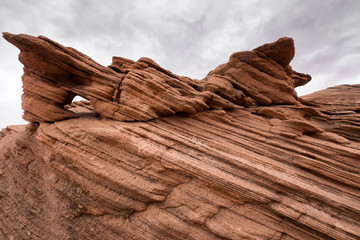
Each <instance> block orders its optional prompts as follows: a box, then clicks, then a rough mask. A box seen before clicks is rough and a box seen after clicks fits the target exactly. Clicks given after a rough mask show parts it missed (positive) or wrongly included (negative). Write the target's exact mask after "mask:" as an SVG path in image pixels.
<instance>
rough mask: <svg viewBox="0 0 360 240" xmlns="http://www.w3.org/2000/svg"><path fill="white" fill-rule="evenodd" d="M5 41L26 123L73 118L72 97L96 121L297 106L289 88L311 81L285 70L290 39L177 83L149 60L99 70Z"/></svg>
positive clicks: (46, 44) (74, 56) (116, 62)
mask: <svg viewBox="0 0 360 240" xmlns="http://www.w3.org/2000/svg"><path fill="white" fill-rule="evenodd" d="M4 38H5V39H6V40H8V41H9V42H11V43H12V44H14V45H15V46H17V47H18V48H19V49H20V51H21V53H20V55H19V60H20V61H21V62H22V63H23V64H24V75H23V77H22V80H23V88H24V94H23V96H22V107H23V109H24V110H25V112H24V116H23V117H24V119H25V120H27V121H30V122H50V121H56V120H63V119H67V118H74V117H76V116H77V114H75V113H74V112H71V111H69V110H67V109H64V105H66V104H69V103H71V101H72V100H73V98H74V97H75V96H76V95H80V96H82V97H84V98H86V99H88V100H89V101H90V104H91V105H92V107H93V108H94V109H95V111H97V112H98V113H99V114H100V115H101V116H103V117H105V118H111V119H115V120H120V121H145V120H150V119H154V118H158V117H159V116H164V115H171V114H175V113H179V112H184V113H196V112H201V111H203V110H206V109H234V108H236V107H237V106H239V105H241V106H252V105H271V104H295V103H296V102H297V95H296V92H295V91H294V87H296V86H299V85H303V84H305V83H306V82H308V81H309V80H310V79H311V78H310V76H309V75H305V74H300V73H297V72H295V71H292V69H291V67H290V66H289V63H290V61H291V60H292V58H293V57H294V52H295V49H294V42H293V40H292V39H290V38H281V39H279V40H278V41H276V42H274V43H271V44H266V45H264V46H261V47H258V48H256V49H254V50H253V51H246V52H238V53H234V54H233V55H231V57H230V59H229V62H227V63H225V64H223V65H221V66H219V67H218V68H216V69H215V70H213V71H212V72H210V73H209V74H208V75H207V76H206V77H205V78H204V79H203V80H201V81H194V80H192V79H189V78H187V77H181V76H177V75H175V74H173V73H171V72H170V71H168V70H165V69H163V68H161V67H160V66H159V65H158V64H157V63H155V62H154V61H153V60H151V59H149V58H140V59H139V60H138V61H136V62H134V61H132V60H129V59H125V58H120V57H114V58H113V63H112V64H111V66H109V67H103V66H101V65H99V64H98V63H96V62H95V61H93V60H92V59H90V58H89V57H88V56H86V55H84V54H82V53H80V52H78V51H76V50H75V49H72V48H67V47H64V46H62V45H60V44H58V43H56V42H54V41H52V40H50V39H48V38H46V37H43V36H40V37H37V38H36V37H32V36H28V35H24V34H19V35H13V34H10V33H4Z"/></svg>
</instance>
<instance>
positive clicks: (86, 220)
mask: <svg viewBox="0 0 360 240" xmlns="http://www.w3.org/2000/svg"><path fill="white" fill-rule="evenodd" d="M6 37H7V38H8V40H10V41H11V42H13V43H15V44H16V45H17V46H19V47H20V49H21V50H22V53H21V54H22V56H21V60H22V61H23V63H24V64H25V74H24V77H23V81H24V92H25V93H24V96H25V97H24V100H23V104H24V105H23V107H24V109H25V119H27V120H29V121H33V122H41V123H30V124H28V125H27V126H26V128H25V127H24V126H23V127H19V126H17V127H8V128H7V129H3V130H2V131H1V133H0V239H359V238H360V234H359V233H360V224H359V222H360V191H359V190H360V164H359V159H360V131H359V129H360V128H359V126H360V115H359V112H360V106H359V103H360V95H359V94H358V93H359V91H360V90H359V89H360V86H359V85H351V86H349V85H347V86H339V87H333V88H330V89H327V90H324V91H321V92H318V93H314V94H311V95H307V96H304V97H302V98H301V99H298V98H297V96H296V93H295V91H294V87H295V86H297V85H299V84H303V83H304V82H306V81H308V80H309V79H310V77H309V76H308V75H304V74H299V73H296V72H294V71H292V70H291V68H290V67H289V66H286V67H285V69H284V65H286V64H288V62H290V60H291V59H292V57H293V52H291V51H290V52H287V53H284V55H283V56H282V55H281V53H279V52H277V53H276V49H283V50H287V51H288V50H289V49H290V50H291V49H292V48H291V46H293V43H292V40H290V39H286V38H285V39H280V40H279V42H276V43H273V44H266V45H264V47H260V48H258V49H257V50H256V49H255V50H254V51H249V52H240V53H235V54H233V55H232V56H231V57H230V60H229V62H228V63H226V64H224V65H221V66H219V67H218V68H216V69H215V70H213V71H212V72H210V73H209V74H208V76H207V77H206V78H205V79H204V80H201V81H200V82H195V81H194V80H191V79H188V78H185V77H179V76H177V75H174V74H172V73H170V72H169V71H167V70H164V69H162V68H161V67H159V66H158V65H157V64H156V63H154V62H153V61H152V60H150V59H140V60H139V61H137V62H133V61H131V60H126V59H122V58H117V57H116V58H114V61H113V64H112V65H111V66H110V68H106V67H102V66H99V65H97V64H96V63H94V62H93V61H92V60H90V59H89V58H88V57H86V56H84V55H83V54H80V53H78V52H77V51H75V50H73V49H70V48H64V47H62V46H61V45H57V44H56V43H53V42H51V41H50V40H48V39H45V38H43V37H41V38H33V37H29V36H25V35H16V36H15V35H9V34H8V35H6ZM51 46H53V47H51ZM273 46H276V47H275V50H271V49H272V47H273ZM282 46H283V47H282ZM36 49H38V50H36ZM39 49H42V50H43V51H44V53H43V54H42V53H41V51H40V50H39ZM259 49H260V50H259ZM50 52H52V54H50ZM261 52H262V53H261ZM50 56H53V58H51V61H50ZM272 58H274V59H272ZM45 59H46V60H45ZM30 65H31V66H30ZM50 70H51V71H50ZM67 77H69V79H67ZM114 86H115V87H114ZM116 86H118V87H119V88H116ZM41 89H42V91H40V90H41ZM44 89H46V91H44ZM116 89H120V90H119V91H118V92H116ZM344 92H346V94H344ZM157 93H158V94H157ZM75 94H77V95H81V96H85V97H86V98H87V99H89V100H90V102H88V101H82V102H74V103H72V104H71V105H65V104H66V103H70V102H71V98H72V97H73V95H75ZM207 95H209V96H210V98H209V99H207ZM329 96H331V97H329ZM160 97H165V99H166V101H165V99H161V98H160ZM99 102H101V103H100V105H99ZM36 104H43V105H41V106H42V108H39V107H38V106H36ZM183 105H184V106H183ZM109 106H111V107H114V109H115V106H116V111H115V110H111V111H113V112H111V111H110V110H109V109H111V107H109ZM173 107H176V108H173ZM168 108H169V109H172V111H170V110H166V109H168ZM159 109H160V110H161V111H160V110H159ZM164 109H165V110H164ZM184 109H185V110H184ZM155 110H156V111H155ZM49 111H50V112H49ZM175 112H188V113H192V114H187V115H184V114H175ZM46 113H48V115H46ZM110 113H113V114H114V115H111V114H110ZM130 113H131V114H130ZM135 113H136V114H135ZM99 114H100V115H99ZM126 114H130V115H126ZM125 115H126V117H125ZM164 115H169V116H164ZM74 116H77V118H73V117H74ZM103 117H105V118H103ZM64 118H70V119H67V120H62V121H55V120H60V119H64ZM109 118H110V119H109ZM114 119H115V120H138V121H132V122H125V121H114ZM145 119H147V120H148V121H139V120H145ZM150 119H151V120H150ZM46 121H55V122H46Z"/></svg>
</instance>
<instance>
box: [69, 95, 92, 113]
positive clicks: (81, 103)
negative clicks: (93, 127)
mask: <svg viewBox="0 0 360 240" xmlns="http://www.w3.org/2000/svg"><path fill="white" fill-rule="evenodd" d="M64 108H65V109H67V110H70V111H72V112H75V113H77V114H78V115H79V116H81V115H82V116H83V115H94V114H95V115H98V114H97V113H96V112H95V111H94V109H93V108H92V106H91V105H90V102H89V101H88V100H87V99H85V98H83V97H81V96H78V95H77V96H75V97H74V98H73V100H72V101H71V103H69V104H67V105H65V106H64Z"/></svg>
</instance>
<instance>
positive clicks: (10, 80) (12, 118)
mask: <svg viewBox="0 0 360 240" xmlns="http://www.w3.org/2000/svg"><path fill="white" fill-rule="evenodd" d="M0 31H1V32H11V33H26V34H30V35H35V36H38V35H44V36H47V37H49V38H51V39H53V40H55V41H57V42H59V43H61V44H63V45H65V46H71V47H74V48H76V49H78V50H79V51H81V52H83V53H85V54H87V55H88V56H90V57H91V58H93V59H94V60H95V61H97V62H99V63H100V64H102V65H105V66H108V65H110V63H111V58H112V56H122V57H126V58H130V59H133V60H137V59H139V58H140V57H143V56H146V57H150V58H152V59H154V60H155V61H156V62H158V63H159V64H160V65H161V66H162V67H164V68H166V69H169V70H170V71H172V72H174V73H176V74H179V75H185V76H189V77H192V78H198V79H200V78H203V77H204V76H205V75H206V74H207V73H208V72H209V71H210V70H212V69H213V68H215V67H216V66H218V65H219V64H222V63H224V62H227V60H228V58H229V56H230V55H231V53H233V52H238V51H243V50H251V49H253V48H255V47H257V46H259V45H262V44H264V43H267V42H272V41H275V40H277V39H278V38H280V37H283V36H288V37H292V38H294V40H295V48H296V53H295V58H294V60H293V61H292V63H291V65H292V67H293V69H295V70H296V71H299V72H303V73H309V74H310V75H312V77H313V79H312V81H311V82H310V83H308V84H307V85H306V86H304V87H300V88H297V92H298V95H299V96H301V95H304V94H307V93H311V92H314V91H317V90H321V89H324V88H326V87H329V86H334V85H338V84H343V83H350V84H353V83H360V0H258V1H256V0H246V1H245V0H244V1H241V0H234V1H231V0H178V1H177V0H132V1H131V0H126V1H125V0H113V1H107V0H101V1H99V0H51V1H50V0H0ZM18 53H19V51H18V49H17V48H16V47H14V46H12V45H11V44H10V43H8V42H6V41H5V40H4V39H0V129H1V128H3V127H5V126H6V125H14V124H23V123H25V121H24V120H22V118H21V115H22V110H21V94H22V89H21V85H22V83H21V75H22V65H21V64H20V62H19V61H18Z"/></svg>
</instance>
